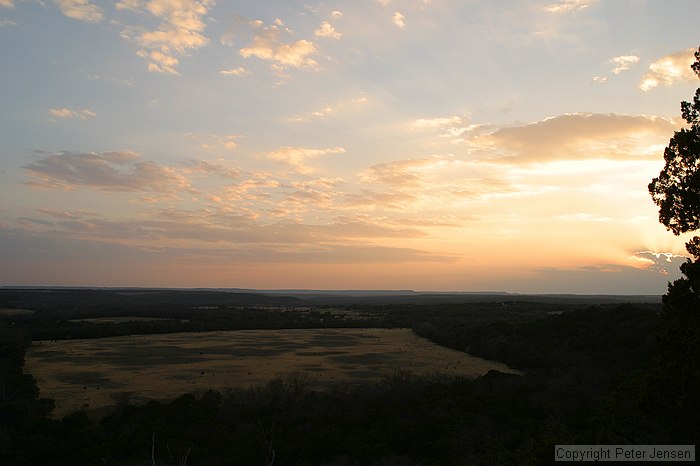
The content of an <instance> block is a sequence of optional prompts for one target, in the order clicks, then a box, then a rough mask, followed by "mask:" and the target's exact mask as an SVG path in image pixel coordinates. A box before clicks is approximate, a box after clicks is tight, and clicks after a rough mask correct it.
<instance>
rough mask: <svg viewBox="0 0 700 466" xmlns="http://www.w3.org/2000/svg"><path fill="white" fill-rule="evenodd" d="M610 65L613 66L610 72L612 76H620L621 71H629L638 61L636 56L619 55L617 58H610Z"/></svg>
mask: <svg viewBox="0 0 700 466" xmlns="http://www.w3.org/2000/svg"><path fill="white" fill-rule="evenodd" d="M609 61H610V63H612V64H614V65H615V68H613V70H612V72H613V74H620V73H622V72H623V71H627V70H629V69H630V67H631V66H632V65H634V64H635V63H637V62H638V61H639V57H638V56H636V55H620V56H619V57H614V58H611V59H610V60H609Z"/></svg>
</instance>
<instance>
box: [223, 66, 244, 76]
mask: <svg viewBox="0 0 700 466" xmlns="http://www.w3.org/2000/svg"><path fill="white" fill-rule="evenodd" d="M219 73H220V74H223V75H224V76H247V75H249V74H250V71H248V70H247V69H245V68H243V67H242V66H239V67H238V68H231V69H228V70H221V71H219Z"/></svg>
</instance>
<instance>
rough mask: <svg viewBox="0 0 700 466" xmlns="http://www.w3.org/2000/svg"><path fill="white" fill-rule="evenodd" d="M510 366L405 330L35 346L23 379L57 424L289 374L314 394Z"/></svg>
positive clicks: (196, 336) (145, 337)
mask: <svg viewBox="0 0 700 466" xmlns="http://www.w3.org/2000/svg"><path fill="white" fill-rule="evenodd" d="M492 369H494V370H498V371H502V372H514V371H512V370H510V369H509V368H508V367H507V366H506V365H504V364H502V363H499V362H496V361H489V360H486V359H482V358H478V357H474V356H471V355H469V354H467V353H463V352H460V351H455V350H452V349H448V348H445V347H442V346H439V345H437V344H435V343H432V342H431V341H429V340H426V339H424V338H421V337H418V336H416V335H415V334H414V333H413V332H412V331H411V330H410V329H285V330H240V331H228V332H204V333H173V334H161V335H135V336H120V337H110V338H97V339H84V340H62V341H36V342H34V343H33V344H32V346H31V347H30V348H29V349H28V351H27V354H26V363H25V370H26V372H28V373H29V374H31V375H33V376H34V377H35V378H36V379H37V382H38V385H39V388H40V390H41V396H43V397H50V398H53V399H54V400H55V403H56V409H55V411H54V413H53V415H54V416H57V417H58V416H63V415H65V414H68V413H70V412H73V411H75V410H78V409H86V410H89V411H93V410H101V409H103V408H107V407H109V406H112V405H114V404H115V403H116V402H118V401H126V400H131V401H142V400H145V399H170V398H174V397H177V396H179V395H181V394H184V393H187V392H195V391H201V390H208V389H212V390H218V391H226V390H227V389H230V388H234V387H245V386H251V385H255V384H264V383H266V382H268V381H269V380H271V379H273V378H274V377H275V376H278V375H284V374H287V373H290V372H301V373H303V374H306V375H307V376H308V378H309V379H310V382H311V384H312V386H313V387H314V388H319V389H323V388H324V387H329V386H331V385H333V384H336V383H341V382H342V383H358V382H373V381H377V380H379V379H381V378H382V377H383V376H386V375H391V374H392V373H394V372H396V371H399V370H409V371H411V372H413V373H415V374H445V375H448V376H464V377H476V376H478V375H481V374H485V373H486V372H488V371H489V370H492Z"/></svg>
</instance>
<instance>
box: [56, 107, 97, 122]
mask: <svg viewBox="0 0 700 466" xmlns="http://www.w3.org/2000/svg"><path fill="white" fill-rule="evenodd" d="M49 115H51V116H52V117H53V118H79V119H81V120H87V119H88V118H95V117H96V116H97V114H96V113H95V112H93V111H92V110H88V109H87V108H83V109H80V110H71V109H70V108H65V107H63V108H50V109H49Z"/></svg>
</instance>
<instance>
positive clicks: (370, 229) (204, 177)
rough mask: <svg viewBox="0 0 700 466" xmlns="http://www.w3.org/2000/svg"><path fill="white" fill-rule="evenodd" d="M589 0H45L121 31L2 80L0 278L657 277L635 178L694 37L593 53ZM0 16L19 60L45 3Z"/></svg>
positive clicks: (610, 283) (403, 280)
mask: <svg viewBox="0 0 700 466" xmlns="http://www.w3.org/2000/svg"><path fill="white" fill-rule="evenodd" d="M600 5H601V2H593V1H582V0H581V1H579V0H576V1H569V0H566V1H557V2H553V1H551V0H550V1H547V2H539V3H538V4H537V5H533V4H529V3H528V2H512V3H509V4H508V6H506V5H505V4H502V5H496V4H483V5H479V6H470V7H467V6H465V5H464V4H461V3H458V2H451V1H443V0H439V1H438V0H434V1H432V2H426V1H418V2H408V1H403V0H391V1H390V0H383V1H368V2H366V4H364V5H362V6H360V5H355V4H352V5H350V4H341V3H334V2H332V3H329V4H313V5H312V4H303V5H302V4H298V3H297V2H291V3H286V4H282V3H279V4H274V5H273V4H269V5H268V6H266V7H263V6H261V5H257V6H254V5H252V4H251V5H233V4H223V3H221V2H218V3H215V2H210V1H204V0H200V1H195V0H182V1H181V0H177V1H175V0H143V1H142V0H122V1H120V2H117V3H116V4H115V5H114V7H107V6H106V5H103V4H101V3H95V2H89V1H82V2H76V1H72V2H65V1H56V2H54V3H51V4H47V5H44V6H43V8H42V9H40V11H39V13H40V14H41V15H47V16H50V17H51V18H52V20H53V21H54V23H55V24H56V26H54V27H56V28H57V30H56V31H54V33H55V34H57V35H58V36H59V37H65V38H66V40H68V39H69V38H72V37H73V36H71V34H74V35H75V38H76V42H74V45H73V46H74V47H77V45H76V44H78V43H80V42H81V41H82V43H86V42H85V40H86V38H90V37H95V38H99V40H100V41H102V42H100V43H101V44H108V45H109V46H105V47H100V48H98V47H95V48H94V50H93V49H91V48H89V47H86V48H84V49H81V50H82V53H72V52H71V51H70V50H67V49H66V50H63V49H62V47H61V45H60V43H61V42H60V41H56V42H55V44H54V45H55V47H53V48H49V47H48V43H46V42H45V43H44V47H40V46H39V45H40V44H39V45H37V47H35V48H33V49H32V50H33V52H32V53H33V54H34V55H28V54H25V55H24V56H26V57H28V60H35V62H32V66H33V67H34V68H33V70H32V76H34V77H35V78H34V79H43V78H41V77H42V76H51V77H52V79H51V80H43V81H42V82H44V85H45V86H48V87H47V89H46V90H43V91H41V92H38V89H37V88H36V87H33V86H36V84H33V82H32V80H31V79H14V80H12V81H8V82H3V84H4V89H5V90H4V91H3V92H5V93H7V99H6V100H7V101H8V102H10V104H9V106H3V109H2V110H1V111H0V112H1V113H0V115H2V118H3V120H2V121H3V122H6V123H7V124H5V125H4V127H3V129H2V130H0V131H2V133H1V134H0V136H2V138H1V139H2V141H3V142H4V144H5V146H4V147H0V152H1V155H2V156H3V158H2V159H1V160H2V166H0V177H2V181H3V183H2V184H1V186H2V187H1V188H0V195H2V198H3V199H8V200H9V201H8V202H6V203H5V205H3V206H2V210H0V245H2V249H3V251H7V252H6V253H4V254H5V255H4V257H3V262H4V263H6V264H8V266H7V267H6V269H8V270H12V271H13V272H12V276H10V275H2V276H0V277H1V278H2V280H3V283H10V282H12V283H17V284H32V283H35V284H43V283H54V284H75V285H79V284H95V285H115V286H118V285H142V286H154V285H158V286H232V287H236V286H240V287H255V288H283V287H301V288H416V289H441V290H445V289H453V290H459V289H469V290H476V289H503V290H508V291H525V292H527V291H529V292H535V291H540V292H548V291H558V292H615V291H617V292H644V290H648V289H649V287H650V286H652V287H655V288H654V291H653V292H660V291H663V289H664V287H665V280H666V279H667V278H668V277H667V276H664V275H662V274H663V273H670V274H671V275H672V274H673V267H672V266H669V267H661V265H666V264H667V262H665V258H666V257H670V258H671V259H672V261H676V262H677V261H678V260H679V257H677V256H680V255H682V254H683V248H682V244H683V241H682V238H675V237H673V236H672V235H671V236H669V235H670V234H669V233H668V232H665V231H664V229H663V228H662V227H661V226H660V225H659V224H658V221H657V219H656V215H657V214H656V210H655V207H654V206H653V204H652V203H651V201H650V199H649V197H648V194H647V193H646V184H647V183H648V182H649V180H650V179H651V178H652V177H653V176H655V175H656V174H658V171H659V169H660V168H661V166H662V163H663V162H662V159H661V154H662V152H663V148H664V147H665V145H666V144H667V142H668V139H669V137H670V136H671V135H672V134H673V131H674V130H676V129H678V128H679V127H680V124H681V122H680V121H679V119H678V118H677V116H676V115H677V113H678V111H677V103H678V100H679V99H680V98H687V97H688V95H687V94H689V92H688V90H692V89H693V87H692V86H693V85H694V82H692V81H689V80H688V76H687V74H684V72H683V71H682V70H683V66H686V65H687V62H688V59H689V58H688V57H689V55H688V54H689V52H688V50H689V49H688V48H689V47H690V46H693V45H694V44H692V42H690V43H688V41H680V40H679V41H678V42H682V44H679V43H676V42H669V43H668V44H664V45H663V50H659V49H654V50H650V49H645V47H644V43H643V41H642V42H641V43H634V44H630V43H625V44H610V45H609V46H606V47H605V48H601V47H595V46H592V45H591V44H594V43H597V42H596V41H598V40H599V39H596V38H595V36H594V35H592V34H591V33H589V30H596V28H598V29H600V28H602V27H603V26H602V25H603V24H605V21H606V18H605V17H604V16H602V11H603V9H602V7H601V6H600ZM0 7H3V9H2V10H0V13H1V14H2V15H3V16H1V17H0V24H11V23H12V24H14V26H13V27H5V28H2V29H0V33H1V34H3V35H8V37H11V38H12V40H13V41H11V42H7V43H8V44H9V43H12V44H20V45H12V46H11V47H13V48H15V49H16V51H17V54H15V55H17V56H20V52H21V50H23V49H22V46H21V44H22V43H23V40H24V39H26V40H27V43H29V41H28V38H29V37H31V36H30V35H24V34H29V33H28V32H26V33H25V32H23V31H24V28H25V25H27V24H33V23H36V22H37V21H38V20H39V18H37V17H35V15H37V14H39V13H37V12H36V11H35V10H34V9H32V8H29V6H28V4H27V3H26V2H25V3H23V2H11V1H10V2H8V1H5V2H0ZM695 8H697V7H695ZM635 14H637V13H635ZM496 18H497V19H498V21H496ZM496 22H497V23H498V27H495V26H494V25H495V24H496ZM504 24H505V25H506V26H507V27H505V26H503V25H504ZM489 25H491V26H493V27H491V26H489ZM584 26H585V27H584ZM545 29H546V31H547V34H546V35H543V34H541V32H542V31H543V30H545ZM77 38H80V40H77ZM39 39H40V38H39ZM39 39H37V38H32V40H39ZM43 40H45V41H46V40H47V39H43ZM455 44H459V46H456V45H455ZM660 47H661V46H660ZM599 49H600V50H599ZM88 50H89V51H90V53H88V52H87V51H88ZM572 50H576V51H577V52H576V53H573V52H572ZM15 55H13V56H12V57H10V58H9V60H11V61H12V60H14V58H13V57H14V56H15ZM32 57H33V58H32ZM611 57H613V58H611ZM18 63H19V62H18ZM15 65H17V66H12V63H8V68H7V70H9V71H6V73H8V76H10V74H9V73H19V72H20V71H18V70H21V69H22V68H21V67H20V66H19V65H18V64H17V63H15ZM13 70H14V71H13ZM603 75H605V76H607V77H604V76H603ZM12 76H16V75H12ZM515 76H517V78H514V77H515ZM591 76H598V77H599V78H600V79H599V80H598V82H600V83H602V82H605V84H606V85H605V86H593V85H591V78H590V77H591ZM640 83H642V84H641V85H640ZM640 87H641V89H640ZM642 90H643V91H644V92H642ZM20 91H21V92H20ZM661 92H665V93H667V94H666V95H664V96H663V98H660V97H659V96H658V94H657V93H661ZM14 95H25V96H32V97H31V98H30V99H26V100H25V101H22V100H19V98H17V97H12V96H14ZM630 95H631V96H632V97H631V98H628V97H624V96H630ZM662 100H663V101H664V104H663V105H660V104H659V103H658V102H661V101H662ZM667 100H668V101H669V102H668V105H666V101H667ZM28 115H29V116H28ZM10 135H11V136H12V137H10ZM13 141H16V142H13ZM27 149H29V150H27ZM666 253H668V254H670V256H667V255H665V254H666ZM655 254H657V255H658V254H661V255H659V256H658V257H657V256H656V255H655ZM657 259H658V261H657ZM41 262H44V263H45V266H44V267H39V266H38V264H40V263H41ZM659 264H661V265H659ZM672 265H675V262H673V264H672ZM107 269H108V270H107ZM70 270H74V271H75V272H71V273H68V271H70ZM59 282H60V283H59ZM616 283H617V284H619V287H618V288H615V286H616V285H615V284H616Z"/></svg>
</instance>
